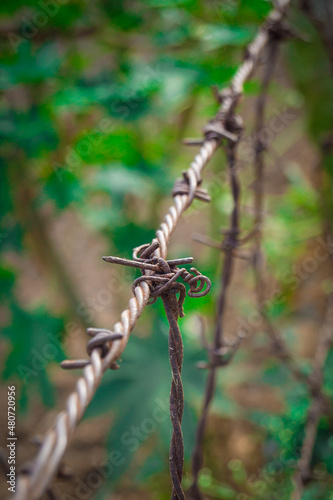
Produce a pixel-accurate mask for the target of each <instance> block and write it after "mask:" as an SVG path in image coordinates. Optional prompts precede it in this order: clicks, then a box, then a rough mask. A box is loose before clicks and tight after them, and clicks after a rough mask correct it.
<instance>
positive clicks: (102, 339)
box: [60, 328, 123, 370]
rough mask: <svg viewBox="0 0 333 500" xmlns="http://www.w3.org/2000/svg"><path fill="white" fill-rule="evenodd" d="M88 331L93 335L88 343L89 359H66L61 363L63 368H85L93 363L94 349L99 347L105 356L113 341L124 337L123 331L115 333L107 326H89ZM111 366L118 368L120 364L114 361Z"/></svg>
mask: <svg viewBox="0 0 333 500" xmlns="http://www.w3.org/2000/svg"><path fill="white" fill-rule="evenodd" d="M87 333H88V335H90V337H92V339H91V340H89V342H88V344H87V353H88V356H89V359H73V360H72V359H66V360H65V361H62V362H61V363H60V366H61V368H63V369H65V370H74V369H77V368H85V367H86V366H88V365H90V364H91V359H90V357H91V354H92V352H93V350H94V349H99V351H100V354H101V357H102V358H105V356H106V355H107V354H108V352H109V350H110V347H111V344H112V342H113V341H114V340H120V339H122V338H123V334H122V333H114V332H112V331H111V330H106V329H105V328H88V329H87ZM109 368H110V369H111V370H118V368H119V365H118V364H117V363H116V362H115V361H114V362H113V363H112V364H111V366H110V367H109Z"/></svg>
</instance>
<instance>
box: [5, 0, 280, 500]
mask: <svg viewBox="0 0 333 500" xmlns="http://www.w3.org/2000/svg"><path fill="white" fill-rule="evenodd" d="M288 4H289V0H283V1H281V2H280V3H279V5H278V7H276V8H275V9H274V10H273V11H272V13H271V14H270V16H269V17H268V19H269V20H271V21H278V20H279V19H282V17H283V15H284V10H285V8H286V7H287V6H288ZM268 39H269V37H268V35H267V32H266V29H265V27H263V28H262V29H261V30H260V31H259V33H258V35H257V37H256V38H255V40H254V41H253V42H252V44H250V46H249V48H248V54H249V56H248V57H247V58H246V59H245V60H244V62H243V63H242V65H241V66H240V67H239V69H238V71H237V72H236V74H235V76H234V78H233V80H232V85H231V88H232V90H233V93H232V95H230V96H228V97H226V98H225V99H223V104H222V106H221V107H220V110H219V112H218V113H217V115H216V117H215V120H216V121H220V120H221V115H222V116H225V115H227V114H228V113H229V112H230V110H232V108H233V107H234V106H236V104H237V102H238V99H239V98H240V96H241V95H242V93H243V85H244V83H245V81H246V80H247V79H248V78H249V77H250V75H251V73H252V71H253V69H254V67H255V65H256V63H257V61H258V58H259V55H260V53H261V51H262V50H263V48H264V47H265V45H266V44H267V41H268ZM222 138H223V136H219V135H218V136H213V137H210V136H209V134H207V135H206V140H205V141H204V142H203V143H202V146H201V148H200V150H199V152H198V154H197V155H196V156H195V158H194V160H193V161H192V163H191V165H190V168H189V169H188V170H187V172H186V174H187V179H188V186H189V193H188V194H177V195H176V196H175V197H174V203H173V205H172V206H171V207H170V208H169V211H168V213H167V214H166V216H165V218H164V221H163V222H162V223H161V225H160V228H159V229H158V230H157V231H156V239H155V241H157V242H158V243H159V247H158V248H157V249H156V250H155V255H156V256H158V257H162V258H164V259H165V258H166V256H167V247H168V242H169V240H170V237H171V235H172V233H173V231H174V230H175V228H176V226H177V224H178V222H179V220H180V218H181V216H182V215H183V213H184V211H185V210H186V209H187V208H188V207H189V206H190V205H191V203H192V201H193V198H194V196H195V191H196V189H197V187H198V186H199V185H200V183H201V174H202V171H203V169H204V167H205V166H206V165H207V163H208V162H209V160H210V159H211V157H212V156H213V154H214V152H215V151H216V150H217V148H218V147H219V145H220V143H221V139H222ZM149 298H150V289H149V286H148V283H147V282H145V281H141V282H140V283H139V284H138V286H136V288H135V290H134V297H132V298H131V299H130V301H129V304H128V308H127V309H125V310H124V311H123V312H122V314H121V318H120V321H119V322H117V323H116V324H115V326H114V328H113V332H114V333H116V334H117V333H118V334H121V335H122V338H121V339H118V340H114V341H113V342H112V343H111V344H110V349H109V351H108V353H107V354H106V356H104V357H102V355H101V353H100V352H99V350H97V349H94V350H93V351H92V353H91V356H90V359H91V363H90V364H89V365H88V366H86V367H85V368H84V370H83V375H82V376H81V377H80V378H79V379H78V381H77V383H76V388H75V390H74V391H73V393H72V394H71V395H70V396H69V397H68V399H67V404H66V409H65V410H63V411H62V412H61V413H60V414H59V415H58V417H57V419H56V423H55V426H54V427H53V428H52V429H50V430H49V431H48V432H47V434H46V435H45V438H44V442H43V444H42V446H41V448H40V450H39V452H38V454H37V456H36V458H35V460H34V462H33V463H32V466H31V469H30V470H31V472H30V473H29V474H24V473H21V474H19V475H18V477H17V483H16V492H15V495H14V499H15V500H37V499H39V498H40V497H41V495H42V494H43V492H44V491H45V489H46V488H47V485H48V484H49V483H50V481H51V480H52V478H53V477H54V475H55V473H56V470H57V468H58V466H59V463H60V460H61V458H62V457H63V455H64V453H65V450H66V447H67V444H68V442H69V440H70V438H71V436H72V435H73V433H74V430H75V427H76V426H77V425H78V423H79V422H80V420H81V418H82V416H83V414H84V412H85V409H86V407H87V406H88V404H89V403H90V401H91V399H92V397H93V395H94V394H95V392H96V389H97V387H98V386H99V384H100V381H101V378H102V376H103V374H104V373H105V371H106V370H107V369H108V368H109V367H110V366H111V365H112V364H113V363H115V361H116V360H117V359H118V358H119V357H120V356H121V354H122V353H123V351H124V349H125V347H126V345H127V342H128V339H129V336H130V333H131V331H132V330H133V328H134V326H135V324H136V322H137V320H138V318H139V317H140V315H141V313H142V311H143V309H144V307H145V306H146V305H147V303H148V301H149Z"/></svg>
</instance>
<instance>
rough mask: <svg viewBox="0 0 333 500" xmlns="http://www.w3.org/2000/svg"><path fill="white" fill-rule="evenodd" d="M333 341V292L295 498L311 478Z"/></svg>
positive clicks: (318, 357) (318, 354) (319, 348)
mask: <svg viewBox="0 0 333 500" xmlns="http://www.w3.org/2000/svg"><path fill="white" fill-rule="evenodd" d="M332 343H333V294H331V295H330V296H329V297H328V301H327V308H326V316H325V320H324V324H323V326H322V327H321V329H320V333H319V339H318V344H317V349H316V353H315V356H314V360H313V367H312V374H311V379H312V382H313V387H316V391H315V393H314V394H313V397H312V402H311V405H310V408H309V411H308V415H307V420H306V424H305V430H304V439H303V444H302V448H301V453H300V457H299V460H298V463H297V467H296V472H295V476H294V485H295V489H294V496H293V500H301V496H302V492H303V488H304V484H305V483H306V482H307V481H308V480H310V479H311V470H310V462H311V457H312V453H313V447H314V444H315V440H316V435H317V428H318V424H319V420H320V417H321V415H322V414H323V413H324V412H325V408H324V407H323V398H322V386H323V377H324V375H323V371H324V365H325V362H326V358H327V355H328V352H329V350H330V348H331V347H332Z"/></svg>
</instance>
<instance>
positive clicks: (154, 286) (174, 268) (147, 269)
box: [104, 241, 211, 500]
mask: <svg viewBox="0 0 333 500" xmlns="http://www.w3.org/2000/svg"><path fill="white" fill-rule="evenodd" d="M158 247H159V244H158V242H156V241H155V242H153V243H152V244H147V245H142V246H140V247H137V248H135V249H134V252H133V259H134V260H128V259H120V258H118V257H104V259H105V260H107V261H108V262H112V263H117V264H121V265H128V266H131V267H138V268H140V270H141V272H142V276H140V277H139V278H137V279H136V280H134V282H133V287H132V290H133V292H134V291H135V288H136V287H137V286H138V285H140V283H142V282H147V283H148V286H149V289H150V297H151V300H150V301H149V304H152V303H154V302H155V301H156V300H157V298H158V297H161V298H162V301H163V305H164V309H165V312H166V316H167V320H168V322H169V359H170V365H171V371H172V382H171V391H170V418H171V423H172V428H173V431H172V437H171V444H170V456H169V463H170V475H171V480H172V499H173V500H185V494H184V491H183V488H182V477H183V467H184V442H183V432H182V418H183V412H184V391H183V384H182V378H181V371H182V365H183V341H182V336H181V332H180V329H179V326H178V318H179V317H183V316H184V310H183V304H184V300H185V294H186V288H185V285H184V284H183V283H180V282H178V281H177V279H178V278H182V279H183V281H184V282H185V283H187V284H188V285H189V286H190V289H189V291H188V295H189V296H190V297H203V296H204V295H207V293H208V292H209V291H210V289H211V283H210V280H209V279H208V278H207V277H206V276H203V275H202V274H200V272H199V271H198V270H197V269H196V268H195V267H191V269H190V271H191V272H188V271H187V270H186V269H185V268H179V267H178V265H181V264H188V263H190V262H192V261H193V258H192V257H187V258H184V259H175V260H165V259H163V258H162V257H156V256H155V252H156V251H157V250H158ZM191 273H192V274H191ZM177 294H179V297H178V299H177V297H176V296H177Z"/></svg>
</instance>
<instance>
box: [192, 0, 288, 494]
mask: <svg viewBox="0 0 333 500" xmlns="http://www.w3.org/2000/svg"><path fill="white" fill-rule="evenodd" d="M287 5H288V2H284V6H283V8H282V10H278V11H276V12H273V13H272V14H271V16H269V18H268V19H267V21H266V23H265V24H264V26H263V28H262V30H261V32H259V34H258V36H257V39H256V40H255V41H254V42H253V44H252V45H251V46H250V47H249V49H248V51H247V53H246V55H245V61H244V68H243V70H240V71H239V74H238V75H237V74H236V75H235V77H234V79H233V81H232V84H231V87H230V88H228V89H225V90H223V91H222V92H217V93H216V92H215V93H216V96H217V98H218V99H219V101H220V102H221V105H222V106H221V107H222V109H221V112H220V122H218V124H216V123H214V122H213V126H212V123H211V124H210V125H209V126H208V127H206V133H208V134H211V133H213V134H216V133H221V134H222V133H223V135H224V137H225V138H226V139H227V145H226V153H227V165H228V171H229V177H230V186H231V194H232V198H233V210H232V212H231V215H230V226H229V229H227V230H225V231H224V234H225V238H224V240H223V242H222V244H215V243H214V242H213V243H212V242H210V241H208V242H207V239H206V238H205V237H204V238H202V237H201V238H199V241H200V240H201V242H202V243H206V244H207V243H208V244H209V245H210V246H214V247H217V248H219V249H220V250H222V251H223V252H224V263H223V271H222V276H221V287H220V293H219V297H218V299H217V316H216V321H215V332H214V342H213V345H212V346H211V345H209V343H208V342H207V340H206V339H205V333H204V329H203V328H202V336H203V337H204V338H203V340H204V342H203V343H204V345H205V347H206V349H207V351H208V355H209V363H208V364H204V365H203V367H204V368H209V374H208V378H207V382H206V389H205V395H204V402H203V408H202V412H201V415H200V419H199V423H198V426H197V433H196V442H195V448H194V451H193V455H192V475H193V482H192V485H191V489H190V495H191V498H192V499H193V500H202V499H203V497H202V494H201V491H200V488H199V473H200V470H201V468H202V465H203V439H204V434H205V430H206V426H207V420H208V415H209V410H210V406H211V403H212V401H213V398H214V393H215V385H216V371H217V369H218V368H219V367H221V366H225V365H227V364H228V363H230V361H231V359H232V357H233V355H234V354H235V352H236V350H237V349H238V348H239V346H240V344H241V342H242V340H243V338H244V337H243V336H242V335H238V336H237V338H236V340H235V341H234V344H233V345H232V346H229V345H227V343H226V342H225V340H224V338H223V323H224V313H225V307H226V298H227V293H228V289H229V285H230V282H231V278H232V273H233V267H234V259H235V258H236V257H239V256H240V257H241V258H247V257H246V256H242V255H239V251H238V248H239V247H240V246H241V245H243V244H245V243H247V242H248V241H249V240H251V239H252V238H254V237H255V236H256V234H257V228H256V227H255V229H254V230H253V231H251V233H249V234H248V235H246V236H245V237H243V238H241V239H240V238H239V233H240V224H239V217H240V213H239V194H240V186H239V181H238V177H237V169H236V151H237V145H238V142H239V140H240V138H241V134H242V128H243V127H242V120H241V118H240V117H238V116H235V114H234V111H235V108H236V106H237V103H238V100H239V97H240V93H239V89H240V81H241V75H243V74H245V73H246V72H247V71H249V69H250V68H252V69H251V71H252V70H253V66H254V65H252V66H251V62H253V60H257V59H258V57H257V56H255V55H254V54H255V53H256V52H255V48H256V47H257V46H259V45H260V42H261V40H262V39H263V38H266V45H267V46H268V47H270V46H272V45H274V46H276V45H277V44H278V43H279V42H280V40H282V39H283V38H284V37H285V36H286V34H287V33H288V34H289V33H290V30H289V28H288V27H287V26H286V24H285V23H284V15H285V9H286V7H287ZM280 7H281V4H280ZM249 61H251V62H249ZM266 68H267V69H266V74H271V72H272V65H271V62H269V64H267V66H266ZM251 71H250V73H251ZM237 90H238V92H237ZM221 121H222V123H223V125H221ZM225 131H226V132H227V134H226V133H225ZM196 239H197V240H198V238H196Z"/></svg>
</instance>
